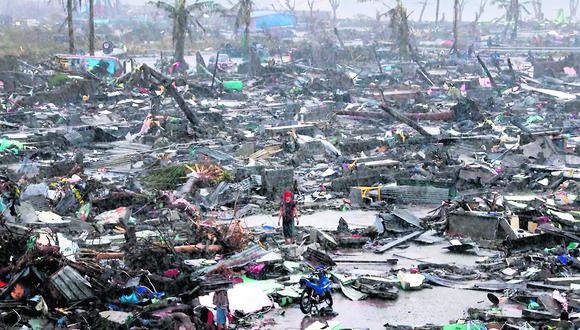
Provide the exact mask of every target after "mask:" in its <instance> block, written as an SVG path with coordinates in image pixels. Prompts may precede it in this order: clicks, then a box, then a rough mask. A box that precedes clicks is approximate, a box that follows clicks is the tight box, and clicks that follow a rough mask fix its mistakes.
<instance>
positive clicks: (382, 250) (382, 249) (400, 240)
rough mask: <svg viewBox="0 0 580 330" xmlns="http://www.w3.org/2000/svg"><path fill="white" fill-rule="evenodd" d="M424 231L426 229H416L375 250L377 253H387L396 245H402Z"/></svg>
mask: <svg viewBox="0 0 580 330" xmlns="http://www.w3.org/2000/svg"><path fill="white" fill-rule="evenodd" d="M423 233H424V231H416V232H413V233H410V234H408V235H405V236H403V237H399V238H398V239H396V240H394V241H392V242H390V243H387V244H385V245H383V246H381V247H380V248H378V249H377V250H376V251H375V253H385V252H386V251H388V250H390V249H392V248H394V247H395V246H397V245H401V244H403V243H405V242H407V241H409V240H412V239H413V238H415V237H418V236H420V235H421V234H423Z"/></svg>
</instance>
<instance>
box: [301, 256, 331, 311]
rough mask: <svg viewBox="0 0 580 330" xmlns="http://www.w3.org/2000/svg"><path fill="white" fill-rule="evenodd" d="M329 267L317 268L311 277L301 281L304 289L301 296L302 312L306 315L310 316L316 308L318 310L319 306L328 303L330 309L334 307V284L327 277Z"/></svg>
mask: <svg viewBox="0 0 580 330" xmlns="http://www.w3.org/2000/svg"><path fill="white" fill-rule="evenodd" d="M328 269H329V268H328V267H322V266H320V267H317V268H316V269H314V270H313V271H312V273H311V274H310V276H308V277H306V278H301V279H300V282H299V283H300V287H301V288H303V289H304V291H302V294H301V295H300V310H301V311H302V313H304V314H310V312H311V311H312V308H313V307H314V308H315V309H316V310H318V305H319V304H321V303H323V302H326V304H327V305H328V307H332V295H331V292H332V282H331V281H330V279H329V278H328V277H327V276H326V272H327V270H328Z"/></svg>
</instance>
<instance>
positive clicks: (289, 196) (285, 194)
mask: <svg viewBox="0 0 580 330" xmlns="http://www.w3.org/2000/svg"><path fill="white" fill-rule="evenodd" d="M284 198H292V193H291V192H289V191H287V192H285V193H284Z"/></svg>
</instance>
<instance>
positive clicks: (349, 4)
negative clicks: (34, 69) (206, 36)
mask: <svg viewBox="0 0 580 330" xmlns="http://www.w3.org/2000/svg"><path fill="white" fill-rule="evenodd" d="M16 1H18V0H0V9H1V8H4V6H6V5H10V4H11V3H16ZM37 1H45V2H47V1H48V0H37ZM52 1H53V2H55V3H57V2H58V1H57V0H52ZM121 1H122V2H124V3H132V4H146V3H147V2H148V1H147V0H121ZM166 1H169V2H173V0H166ZM190 1H193V0H190ZM216 1H218V2H220V3H222V4H224V5H228V4H229V2H228V0H216ZM232 1H235V0H232ZM255 1H256V4H257V5H258V7H260V8H268V9H269V8H271V4H274V5H275V6H276V7H278V8H282V4H281V3H282V2H283V1H285V0H255ZM290 1H294V0H290ZM295 1H296V7H297V8H298V9H303V10H307V9H308V6H307V0H295ZM315 1H316V4H315V9H320V10H328V11H329V10H330V5H329V3H328V0H315ZM422 1H423V0H403V3H404V4H405V6H407V8H408V12H409V13H411V14H412V17H413V18H414V19H417V18H418V17H419V13H420V11H421V4H420V2H422ZM427 1H428V4H427V8H426V10H425V14H424V19H425V20H433V19H434V18H435V4H436V0H427ZM440 1H441V12H442V13H445V17H446V20H447V21H450V20H451V19H452V17H453V0H440ZM466 1H467V4H466V6H465V11H464V13H463V20H464V21H472V20H473V17H474V15H475V12H476V11H477V9H478V7H479V3H480V1H481V0H466ZM491 2H492V0H489V1H488V5H487V6H486V11H485V12H484V14H483V17H482V20H490V19H492V18H494V17H498V16H500V15H502V12H501V11H500V10H499V9H497V7H496V6H494V5H492V4H491ZM568 3H569V0H542V6H543V11H544V13H545V15H546V17H547V18H548V19H553V18H554V17H556V14H557V12H558V9H560V8H562V9H564V12H565V14H566V15H568V13H569V9H568V8H569V7H568ZM394 4H395V0H378V1H376V2H370V3H362V4H361V3H359V2H357V0H341V5H340V7H339V9H338V16H339V17H352V16H355V15H357V14H363V15H368V16H371V17H374V16H375V12H376V10H377V9H379V10H381V11H385V10H386V9H387V8H388V7H386V6H393V5H394ZM529 9H530V11H531V8H529Z"/></svg>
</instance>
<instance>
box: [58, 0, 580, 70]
mask: <svg viewBox="0 0 580 330" xmlns="http://www.w3.org/2000/svg"><path fill="white" fill-rule="evenodd" d="M59 1H60V2H61V3H62V5H63V7H64V8H65V10H66V22H67V27H68V40H69V52H70V53H74V52H75V50H76V48H75V39H74V27H73V13H74V12H75V10H76V9H77V6H81V5H82V3H83V0H59ZM101 1H109V2H110V1H111V0H101ZM234 1H235V2H233V3H232V7H231V8H230V9H229V10H228V9H226V8H224V7H223V6H221V5H219V4H217V3H216V2H214V1H212V0H193V2H192V1H189V3H188V1H187V0H174V1H173V3H169V2H166V1H150V2H149V4H151V5H154V6H156V7H157V8H160V9H162V10H164V11H165V12H166V13H167V14H168V16H169V17H170V18H171V19H172V21H173V34H172V40H173V45H174V47H175V60H176V61H179V62H184V53H185V39H186V36H187V34H192V31H191V29H190V27H191V24H196V25H198V26H199V27H200V28H201V29H202V30H204V27H203V26H202V24H201V23H200V21H199V17H201V15H204V14H211V13H214V14H215V13H225V12H231V13H234V14H235V17H236V19H235V26H234V28H235V30H236V31H238V30H240V29H243V41H244V48H245V51H246V53H247V54H248V58H251V56H252V54H251V47H250V25H251V21H252V19H251V14H252V11H253V10H254V8H255V2H254V1H253V0H234ZM316 1H317V0H307V5H308V8H309V12H310V21H311V22H312V21H313V19H314V18H313V15H314V7H315V5H316V3H317V2H316ZM321 1H322V0H321ZM327 1H328V2H329V4H330V7H331V9H332V20H333V24H334V25H335V26H336V21H337V15H336V12H337V10H338V8H339V7H340V4H341V2H340V1H341V0H327ZM369 1H371V2H375V1H377V0H359V2H369ZM427 1H429V0H424V1H423V2H422V9H421V14H420V18H419V21H421V20H422V17H423V13H424V11H425V7H426V5H427ZM435 1H436V10H435V23H436V24H438V23H439V22H440V17H439V13H440V10H439V8H440V0H435ZM468 1H472V0H454V20H453V22H454V25H453V32H454V38H455V40H456V41H457V38H458V22H460V21H461V20H462V13H463V11H464V8H465V5H466V3H467V2H468ZM480 1H481V2H480V4H479V8H478V10H477V11H476V13H475V20H474V24H477V22H478V21H479V19H480V17H481V15H482V14H483V12H484V10H485V8H486V6H487V4H488V1H490V0H480ZM541 1H542V0H491V4H493V5H495V6H497V7H499V8H501V9H503V11H504V15H503V16H502V17H500V18H499V19H498V20H505V21H506V22H507V23H508V24H507V25H506V29H507V28H508V27H511V38H512V39H515V38H516V37H517V33H518V27H519V24H520V20H521V19H520V17H521V13H522V12H525V13H527V14H531V12H532V11H533V13H534V16H535V18H536V19H537V20H543V19H544V14H543V12H542V2H541ZM85 2H86V3H88V7H89V21H88V24H89V54H91V55H94V52H95V24H94V7H95V6H94V4H95V0H85ZM569 3H570V8H569V10H570V19H574V18H575V17H576V15H577V11H578V7H579V4H580V0H569ZM281 4H282V5H283V6H284V7H285V8H286V10H288V11H290V12H292V13H293V12H294V11H295V8H296V1H295V0H284V2H281ZM529 7H531V8H532V11H530V9H529ZM402 8H403V1H402V0H397V2H396V7H395V8H393V9H391V10H389V11H387V12H384V13H383V12H380V11H377V15H376V19H377V20H378V21H380V19H381V17H383V16H389V17H391V18H392V17H393V15H395V14H397V13H398V14H399V16H400V14H401V13H402V12H401V9H402ZM404 15H405V16H406V15H407V14H406V12H405V13H404Z"/></svg>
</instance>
